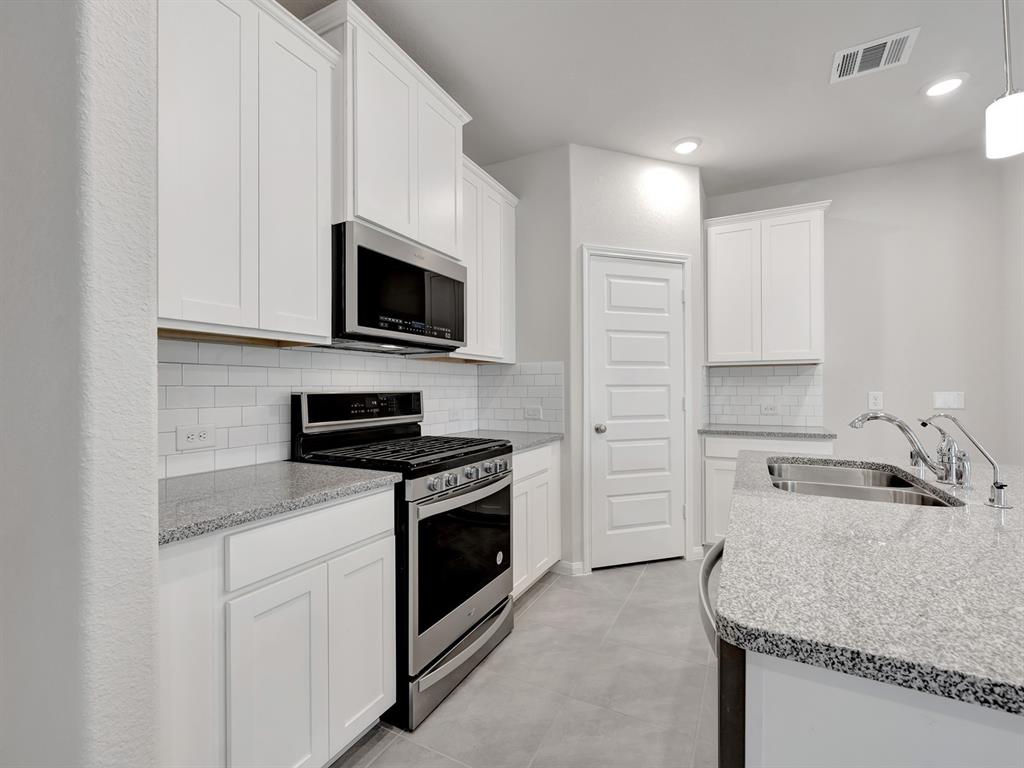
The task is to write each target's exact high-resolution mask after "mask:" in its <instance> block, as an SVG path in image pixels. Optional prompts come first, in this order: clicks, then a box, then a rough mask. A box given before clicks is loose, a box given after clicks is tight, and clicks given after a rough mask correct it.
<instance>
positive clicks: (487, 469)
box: [484, 461, 494, 475]
mask: <svg viewBox="0 0 1024 768" xmlns="http://www.w3.org/2000/svg"><path fill="white" fill-rule="evenodd" d="M484 474H485V475H493V474H494V462H493V461H485V462H484Z"/></svg>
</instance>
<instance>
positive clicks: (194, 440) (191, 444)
mask: <svg viewBox="0 0 1024 768" xmlns="http://www.w3.org/2000/svg"><path fill="white" fill-rule="evenodd" d="M216 443H217V425H216V424H189V425H187V426H184V427H178V439H177V446H178V450H179V451H194V450H195V449H197V448H213V446H214V445H215V444H216Z"/></svg>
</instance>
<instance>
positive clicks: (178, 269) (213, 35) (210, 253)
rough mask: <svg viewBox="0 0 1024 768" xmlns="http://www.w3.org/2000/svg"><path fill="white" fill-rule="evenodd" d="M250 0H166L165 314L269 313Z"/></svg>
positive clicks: (161, 75)
mask: <svg viewBox="0 0 1024 768" xmlns="http://www.w3.org/2000/svg"><path fill="white" fill-rule="evenodd" d="M259 17H260V12H259V9H258V8H257V6H256V5H255V4H253V3H250V2H248V1H247V0H209V1H208V2H194V0H160V4H159V6H158V26H159V32H158V35H159V45H158V51H159V53H158V58H159V60H158V69H157V72H158V75H157V76H158V111H159V118H160V130H159V136H158V142H157V165H158V170H159V181H158V187H159V190H158V204H157V205H158V216H159V220H160V231H159V235H158V249H159V268H158V269H159V309H158V312H159V315H160V317H165V318H169V319H174V320H190V321H197V322H203V323H216V324H221V325H231V326H236V327H244V328H255V327H256V325H257V324H258V322H259V242H258V226H257V225H258V220H259V210H258V205H259V202H258V189H257V180H258V178H259V166H258V163H259V149H258V145H257V142H258V140H259V137H258V135H257V134H258V121H257V110H258V102H259V93H258V90H259V73H258V49H259V22H260V18H259Z"/></svg>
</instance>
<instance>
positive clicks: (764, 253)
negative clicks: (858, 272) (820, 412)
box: [761, 213, 824, 360]
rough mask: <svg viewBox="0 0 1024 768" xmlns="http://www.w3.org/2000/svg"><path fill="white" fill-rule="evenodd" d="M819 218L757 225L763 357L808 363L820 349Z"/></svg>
mask: <svg viewBox="0 0 1024 768" xmlns="http://www.w3.org/2000/svg"><path fill="white" fill-rule="evenodd" d="M821 239H822V216H821V214H820V213H810V214H797V215H793V216H780V217H776V218H770V219H765V220H764V221H762V223H761V292H762V326H761V339H762V350H761V356H762V359H764V360H811V359H818V358H820V357H821V351H822V349H823V344H822V341H823V336H824V333H823V330H824V329H823V328H822V319H823V316H824V310H823V307H824V296H823V289H824V282H823V263H822V262H823V259H822V246H821Z"/></svg>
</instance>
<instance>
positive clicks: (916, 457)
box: [850, 411, 942, 476]
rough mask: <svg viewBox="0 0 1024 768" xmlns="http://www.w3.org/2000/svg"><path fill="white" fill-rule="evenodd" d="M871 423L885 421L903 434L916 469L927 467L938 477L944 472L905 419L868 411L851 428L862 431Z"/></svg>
mask: <svg viewBox="0 0 1024 768" xmlns="http://www.w3.org/2000/svg"><path fill="white" fill-rule="evenodd" d="M869 421H884V422H887V423H889V424H892V425H893V426H894V427H896V428H897V429H898V430H899V431H900V432H902V433H903V436H904V437H905V438H907V442H908V443H910V463H911V464H913V465H914V466H915V467H927V468H928V469H929V471H931V472H932V473H933V474H935V475H936V476H938V475H939V474H940V473H941V472H942V467H941V466H939V465H938V464H937V463H936V462H934V461H933V460H932V458H931V456H929V455H928V451H927V450H925V447H924V446H923V445H921V441H920V440H919V439H918V437H917V434H916V433H915V432H914V430H912V429H911V428H910V425H909V424H907V422H905V421H904V420H903V419H901V418H899V417H898V416H894V415H893V414H891V413H888V412H886V411H867V412H865V413H862V414H861V415H860V416H858V417H857V418H855V419H854V420H853V421H851V422H850V426H851V427H853V428H854V429H861V428H862V427H863V426H864V425H865V424H867V423H868V422H869Z"/></svg>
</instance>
